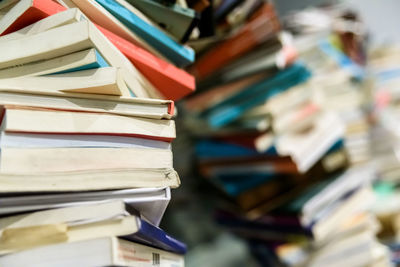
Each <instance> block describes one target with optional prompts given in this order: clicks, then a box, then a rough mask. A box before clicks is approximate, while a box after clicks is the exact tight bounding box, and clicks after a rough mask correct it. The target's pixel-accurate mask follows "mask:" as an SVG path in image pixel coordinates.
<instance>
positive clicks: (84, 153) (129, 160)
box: [0, 148, 173, 174]
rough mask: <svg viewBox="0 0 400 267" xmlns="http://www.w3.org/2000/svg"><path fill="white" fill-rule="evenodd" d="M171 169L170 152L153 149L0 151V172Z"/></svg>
mask: <svg viewBox="0 0 400 267" xmlns="http://www.w3.org/2000/svg"><path fill="white" fill-rule="evenodd" d="M134 168H143V169H150V168H155V169H159V168H173V166H172V152H171V151H170V150H165V149H156V148H2V151H1V162H0V172H2V173H14V174H38V173H46V172H48V173H53V172H55V173H62V172H71V171H88V170H98V171H101V170H113V169H117V170H118V169H134Z"/></svg>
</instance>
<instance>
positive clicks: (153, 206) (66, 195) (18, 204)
mask: <svg viewBox="0 0 400 267" xmlns="http://www.w3.org/2000/svg"><path fill="white" fill-rule="evenodd" d="M110 200H123V201H124V202H125V203H126V204H127V205H129V206H131V207H133V208H134V209H135V210H137V211H138V212H139V213H140V215H141V217H142V218H144V219H146V220H148V221H149V222H150V223H151V224H153V225H155V226H158V225H159V224H160V221H161V218H162V216H163V214H164V212H165V210H166V208H167V206H168V203H169V201H170V200H171V190H170V188H169V187H161V188H151V187H149V188H134V189H114V190H103V191H87V192H86V191H78V192H59V193H57V194H55V193H47V194H43V193H30V194H26V193H25V194H23V195H21V194H12V195H3V196H2V198H1V201H2V203H3V205H2V206H1V208H0V215H1V216H2V217H4V215H7V216H10V215H13V214H18V213H27V212H33V211H39V210H46V209H55V208H64V207H72V206H80V205H86V204H97V203H103V202H107V201H110Z"/></svg>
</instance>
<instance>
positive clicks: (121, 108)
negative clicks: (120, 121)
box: [0, 89, 173, 119]
mask: <svg viewBox="0 0 400 267" xmlns="http://www.w3.org/2000/svg"><path fill="white" fill-rule="evenodd" d="M5 105H11V106H12V105H17V106H29V107H36V108H50V109H56V110H72V111H87V112H105V113H109V114H118V115H125V116H135V117H144V118H153V119H171V118H172V114H171V113H173V102H172V101H169V100H157V99H149V98H127V97H116V96H107V97H104V95H95V94H68V96H67V95H66V96H61V95H60V94H59V93H54V92H53V93H52V92H49V94H46V95H32V94H29V93H26V92H25V93H24V92H15V91H13V90H1V89H0V106H5Z"/></svg>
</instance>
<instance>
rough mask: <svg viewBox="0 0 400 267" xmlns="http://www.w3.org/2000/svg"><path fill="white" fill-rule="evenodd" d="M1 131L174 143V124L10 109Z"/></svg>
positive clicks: (131, 118) (169, 121)
mask: <svg viewBox="0 0 400 267" xmlns="http://www.w3.org/2000/svg"><path fill="white" fill-rule="evenodd" d="M0 130H2V131H5V132H16V133H38V134H41V133H46V134H100V135H114V136H130V137H143V138H148V139H155V140H164V141H172V140H173V139H174V138H175V137H176V133H175V122H174V121H173V120H155V119H145V118H136V117H127V116H118V115H112V114H104V113H93V112H69V111H56V110H39V109H31V108H23V107H19V108H18V107H16V108H13V107H11V108H7V107H6V109H5V113H4V118H3V121H2V123H1V126H0Z"/></svg>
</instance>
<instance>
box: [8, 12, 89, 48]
mask: <svg viewBox="0 0 400 267" xmlns="http://www.w3.org/2000/svg"><path fill="white" fill-rule="evenodd" d="M84 20H87V18H86V17H85V16H84V15H83V14H82V12H79V11H78V10H77V9H70V10H66V11H62V12H59V13H57V14H54V15H52V16H49V17H46V18H44V19H41V20H39V21H38V22H36V23H33V24H31V25H28V26H26V27H24V28H22V29H20V30H18V31H15V32H12V33H9V34H6V35H3V36H0V41H10V40H17V39H19V38H21V37H25V36H28V35H34V34H37V33H40V32H43V31H47V30H50V29H53V28H56V27H59V26H62V25H67V24H71V23H74V22H77V21H84Z"/></svg>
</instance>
